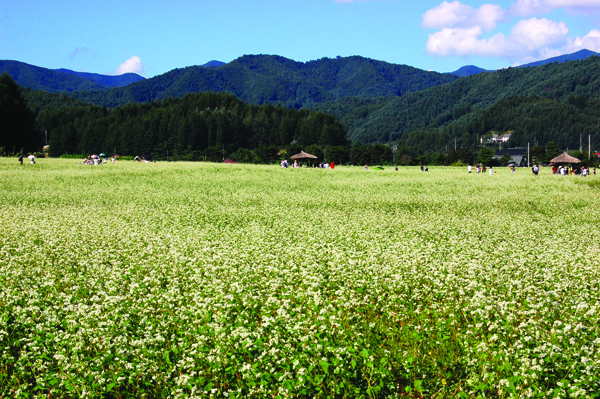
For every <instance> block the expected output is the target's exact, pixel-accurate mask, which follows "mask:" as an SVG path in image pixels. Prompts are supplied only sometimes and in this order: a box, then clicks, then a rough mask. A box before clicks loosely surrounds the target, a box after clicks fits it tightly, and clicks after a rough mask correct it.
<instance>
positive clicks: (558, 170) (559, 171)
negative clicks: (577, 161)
mask: <svg viewBox="0 0 600 399" xmlns="http://www.w3.org/2000/svg"><path fill="white" fill-rule="evenodd" d="M552 173H553V174H555V175H563V176H566V175H581V176H589V175H590V168H588V167H586V166H575V167H573V166H571V165H568V166H563V165H558V166H557V165H554V166H553V167H552ZM593 174H594V175H596V168H594V169H593Z"/></svg>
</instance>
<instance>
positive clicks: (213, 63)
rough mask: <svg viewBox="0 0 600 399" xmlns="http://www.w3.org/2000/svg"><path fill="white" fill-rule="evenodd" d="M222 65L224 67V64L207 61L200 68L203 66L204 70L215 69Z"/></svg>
mask: <svg viewBox="0 0 600 399" xmlns="http://www.w3.org/2000/svg"><path fill="white" fill-rule="evenodd" d="M222 65H225V62H221V61H216V60H212V61H208V62H207V63H206V64H204V65H200V66H203V67H204V68H217V67H220V66H222Z"/></svg>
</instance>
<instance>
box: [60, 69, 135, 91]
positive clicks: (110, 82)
mask: <svg viewBox="0 0 600 399" xmlns="http://www.w3.org/2000/svg"><path fill="white" fill-rule="evenodd" d="M55 71H58V72H63V73H67V74H71V75H75V76H79V77H80V78H84V79H88V80H91V81H94V82H96V83H100V84H101V85H102V86H104V87H105V88H112V87H123V86H127V85H128V84H131V83H135V82H139V81H140V80H144V77H142V76H140V75H138V74H137V73H131V72H128V73H124V74H122V75H101V74H99V73H89V72H75V71H71V70H69V69H55Z"/></svg>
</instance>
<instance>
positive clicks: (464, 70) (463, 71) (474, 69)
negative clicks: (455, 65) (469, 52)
mask: <svg viewBox="0 0 600 399" xmlns="http://www.w3.org/2000/svg"><path fill="white" fill-rule="evenodd" d="M481 72H493V71H488V70H486V69H483V68H479V67H478V66H475V65H465V66H464V67H461V68H459V69H457V70H456V71H454V72H452V74H453V75H456V76H460V77H463V78H464V77H465V76H471V75H477V74H478V73H481Z"/></svg>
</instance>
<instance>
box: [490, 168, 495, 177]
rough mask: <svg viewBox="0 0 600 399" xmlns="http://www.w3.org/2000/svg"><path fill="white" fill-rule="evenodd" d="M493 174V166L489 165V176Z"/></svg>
mask: <svg viewBox="0 0 600 399" xmlns="http://www.w3.org/2000/svg"><path fill="white" fill-rule="evenodd" d="M493 174H494V168H492V167H491V166H490V176H491V175H493Z"/></svg>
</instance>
